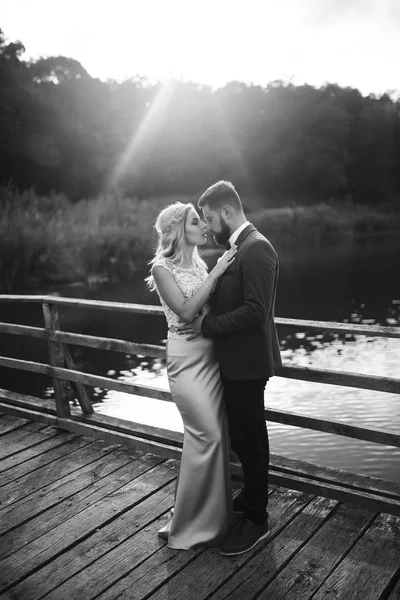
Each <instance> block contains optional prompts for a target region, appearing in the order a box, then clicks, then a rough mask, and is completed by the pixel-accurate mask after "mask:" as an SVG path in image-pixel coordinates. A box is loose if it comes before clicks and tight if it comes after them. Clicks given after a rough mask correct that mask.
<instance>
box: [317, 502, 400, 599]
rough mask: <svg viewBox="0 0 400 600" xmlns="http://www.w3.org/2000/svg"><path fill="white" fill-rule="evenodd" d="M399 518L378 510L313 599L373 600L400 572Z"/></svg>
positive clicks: (382, 595)
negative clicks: (377, 514)
mask: <svg viewBox="0 0 400 600" xmlns="http://www.w3.org/2000/svg"><path fill="white" fill-rule="evenodd" d="M399 557H400V519H398V518H397V517H392V516H389V515H384V514H381V515H379V516H378V517H377V518H376V520H375V521H374V522H373V523H372V525H371V526H370V527H369V528H368V530H367V531H366V533H365V534H364V535H363V536H362V538H361V539H360V540H359V541H358V542H357V544H356V545H355V546H354V547H353V548H352V550H351V551H350V552H349V553H348V555H347V556H346V557H345V558H344V559H343V560H342V562H341V563H340V564H339V565H338V566H337V568H336V569H335V570H334V571H333V573H332V574H331V575H330V576H329V577H328V578H327V579H326V581H325V582H324V584H323V585H322V586H321V587H320V588H319V590H318V592H317V593H316V594H315V596H313V600H314V599H315V600H322V599H323V600H329V599H330V598H351V600H376V599H377V598H384V597H386V591H389V586H391V583H392V581H393V577H394V576H398V573H399V567H400V565H399Z"/></svg>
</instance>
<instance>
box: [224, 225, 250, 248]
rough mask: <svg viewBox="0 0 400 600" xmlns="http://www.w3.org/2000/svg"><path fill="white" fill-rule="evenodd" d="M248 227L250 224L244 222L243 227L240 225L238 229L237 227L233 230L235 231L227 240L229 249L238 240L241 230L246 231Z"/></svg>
mask: <svg viewBox="0 0 400 600" xmlns="http://www.w3.org/2000/svg"><path fill="white" fill-rule="evenodd" d="M248 225H250V222H249V221H246V222H245V223H243V225H241V226H240V227H238V228H237V229H235V231H234V232H233V233H232V235H231V237H230V238H229V243H230V245H231V247H232V246H233V244H234V243H235V242H236V240H237V239H238V237H239V235H240V234H241V233H242V231H243V229H246V227H247V226H248Z"/></svg>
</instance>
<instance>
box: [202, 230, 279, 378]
mask: <svg viewBox="0 0 400 600" xmlns="http://www.w3.org/2000/svg"><path fill="white" fill-rule="evenodd" d="M236 244H237V246H238V251H237V253H236V258H235V260H234V261H233V263H232V265H231V266H230V267H228V269H227V270H226V271H225V273H224V274H223V275H222V276H221V277H220V278H219V280H218V282H217V284H216V287H215V289H214V292H213V294H212V296H211V299H210V303H211V312H210V313H209V314H207V315H206V316H205V317H204V319H203V322H202V326H201V332H202V334H203V336H204V337H211V338H213V341H214V346H215V351H216V356H217V359H218V362H219V366H220V370H221V373H222V374H223V376H224V377H226V379H230V380H233V381H236V380H243V379H268V378H269V377H272V375H274V373H275V371H276V370H277V369H279V367H281V366H282V362H281V356H280V351H279V342H278V336H277V333H276V327H275V322H274V309H275V294H276V284H277V280H278V272H279V262H278V256H277V254H276V252H275V250H274V248H273V246H272V244H270V242H269V241H268V240H267V239H266V238H265V237H264V236H263V235H261V233H259V232H258V231H257V229H256V228H255V227H254V226H253V225H251V224H250V225H248V226H247V227H246V228H245V229H244V230H243V231H242V232H241V233H240V235H239V237H238V239H237V240H236Z"/></svg>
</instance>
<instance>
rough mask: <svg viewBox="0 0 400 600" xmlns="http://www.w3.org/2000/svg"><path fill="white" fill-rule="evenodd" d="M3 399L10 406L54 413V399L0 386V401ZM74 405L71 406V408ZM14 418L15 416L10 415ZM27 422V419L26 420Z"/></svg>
mask: <svg viewBox="0 0 400 600" xmlns="http://www.w3.org/2000/svg"><path fill="white" fill-rule="evenodd" d="M1 401H3V402H5V403H6V404H10V405H11V406H21V407H23V408H32V409H34V410H39V411H42V412H47V413H49V414H53V415H55V414H56V405H55V402H54V400H50V398H38V397H37V396H30V395H29V394H21V393H19V392H14V391H12V390H5V389H4V388H0V402H1ZM72 408H74V407H71V409H72ZM11 418H13V419H16V418H17V417H15V416H13V417H11ZM28 422H29V420H28Z"/></svg>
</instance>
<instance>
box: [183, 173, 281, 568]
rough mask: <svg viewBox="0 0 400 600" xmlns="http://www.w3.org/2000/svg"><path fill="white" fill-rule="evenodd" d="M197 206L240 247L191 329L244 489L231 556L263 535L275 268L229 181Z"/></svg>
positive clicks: (227, 550)
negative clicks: (213, 378) (217, 387)
mask: <svg viewBox="0 0 400 600" xmlns="http://www.w3.org/2000/svg"><path fill="white" fill-rule="evenodd" d="M198 206H199V208H200V209H202V211H203V215H204V218H205V220H206V222H207V224H208V227H209V230H210V231H211V233H212V234H213V235H214V238H215V240H216V242H217V244H219V245H226V247H230V246H231V245H233V244H236V246H237V247H238V251H237V254H236V258H235V260H234V261H233V263H232V265H231V266H230V267H229V268H228V269H227V270H226V271H225V273H224V274H223V275H222V276H221V277H220V279H219V280H218V282H217V284H216V287H215V289H214V292H213V294H212V296H211V299H210V304H211V312H210V313H208V314H206V315H205V316H204V315H201V316H199V317H198V318H197V319H196V320H195V321H194V322H193V324H192V326H193V329H194V330H195V331H197V332H198V333H200V332H201V334H202V335H203V336H204V337H206V338H212V339H213V341H214V346H215V351H216V357H217V360H218V362H219V366H220V371H221V377H222V383H223V391H224V402H225V405H226V410H227V416H228V423H229V433H230V438H231V445H232V449H233V451H234V452H235V454H236V455H237V456H238V458H239V460H240V462H241V464H242V468H243V480H244V487H243V490H242V492H241V493H240V495H239V496H238V497H237V498H235V500H234V509H235V510H236V511H240V512H242V511H243V517H242V519H241V521H239V523H238V524H237V525H236V526H235V527H234V528H233V529H232V530H231V532H230V534H229V536H228V538H227V539H226V540H225V541H224V542H223V543H222V545H221V554H223V555H224V556H233V555H236V554H242V553H244V552H247V551H248V550H250V549H251V548H254V547H255V546H256V545H257V544H258V543H259V542H261V541H262V540H264V539H265V538H267V536H268V535H269V529H268V512H267V510H266V508H267V503H268V467H269V442H268V432H267V427H266V423H265V417H264V389H265V385H266V383H267V381H268V379H269V378H270V377H272V376H273V375H274V373H275V370H276V369H278V368H279V367H281V366H282V363H281V357H280V352H279V342H278V337H277V333H276V328H275V323H274V307H275V294H276V285H277V280H278V271H279V263H278V256H277V254H276V252H275V250H274V248H273V246H272V245H271V244H270V242H269V241H268V240H267V239H266V238H265V237H264V236H263V235H261V234H260V233H259V232H258V231H257V229H256V228H255V227H254V226H253V225H252V224H251V223H249V222H248V221H247V219H246V216H245V214H244V212H243V207H242V203H241V201H240V198H239V195H238V193H237V192H236V190H235V188H234V186H233V185H232V183H230V182H228V181H218V182H217V183H215V184H214V185H212V186H211V187H209V188H208V189H207V190H206V191H205V192H204V194H202V196H201V197H200V199H199V201H198Z"/></svg>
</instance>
